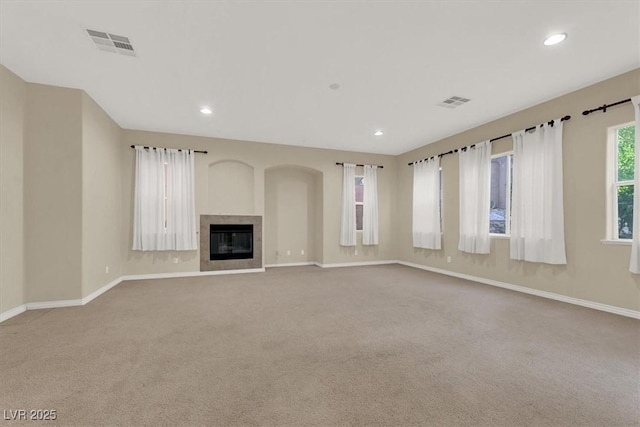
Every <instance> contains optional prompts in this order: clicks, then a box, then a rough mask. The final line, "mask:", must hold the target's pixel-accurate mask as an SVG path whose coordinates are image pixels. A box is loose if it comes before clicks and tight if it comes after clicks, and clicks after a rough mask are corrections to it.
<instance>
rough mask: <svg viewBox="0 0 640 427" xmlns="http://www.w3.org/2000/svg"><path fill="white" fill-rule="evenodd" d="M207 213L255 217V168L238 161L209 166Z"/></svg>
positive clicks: (222, 161)
mask: <svg viewBox="0 0 640 427" xmlns="http://www.w3.org/2000/svg"><path fill="white" fill-rule="evenodd" d="M207 182H208V200H207V213H209V214H225V215H226V214H228V215H253V214H254V213H255V206H254V199H255V194H254V192H255V191H254V188H255V184H254V168H253V166H251V165H249V164H247V163H244V162H241V161H238V160H220V161H217V162H215V163H211V164H210V165H209V177H208V181H207Z"/></svg>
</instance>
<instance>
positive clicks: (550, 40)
mask: <svg viewBox="0 0 640 427" xmlns="http://www.w3.org/2000/svg"><path fill="white" fill-rule="evenodd" d="M566 38H567V35H566V34H565V33H560V34H554V35H552V36H549V37H547V38H546V39H545V41H544V45H545V46H553V45H554V44H558V43H560V42H561V41H563V40H564V39H566Z"/></svg>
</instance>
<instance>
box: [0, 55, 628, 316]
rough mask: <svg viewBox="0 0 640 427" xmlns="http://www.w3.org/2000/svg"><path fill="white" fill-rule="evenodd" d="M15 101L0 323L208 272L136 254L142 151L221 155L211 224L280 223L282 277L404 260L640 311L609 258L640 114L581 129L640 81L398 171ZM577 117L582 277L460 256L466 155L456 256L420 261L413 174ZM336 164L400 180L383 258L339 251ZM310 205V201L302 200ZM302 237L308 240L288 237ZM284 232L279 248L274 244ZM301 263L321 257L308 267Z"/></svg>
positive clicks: (12, 88)
mask: <svg viewBox="0 0 640 427" xmlns="http://www.w3.org/2000/svg"><path fill="white" fill-rule="evenodd" d="M0 85H1V86H0V88H1V90H2V92H1V93H0V107H1V111H0V125H1V126H0V138H1V143H2V144H1V146H0V148H1V150H2V156H1V158H0V166H1V168H2V169H1V170H0V178H2V181H1V182H0V196H1V201H2V203H1V206H0V213H1V214H2V216H1V218H0V233H1V236H2V239H1V240H2V242H1V243H2V245H1V246H0V249H1V251H2V252H1V253H0V263H1V267H2V268H1V269H0V279H1V282H0V313H1V312H5V311H7V310H10V309H12V308H14V307H16V306H19V305H21V304H23V303H25V302H39V301H55V300H65V299H78V298H81V297H83V296H87V295H88V294H90V293H91V292H93V291H95V290H96V289H99V288H100V287H101V286H103V285H105V284H107V283H109V282H110V281H112V280H114V279H116V278H117V277H120V276H121V275H128V274H149V273H166V272H190V271H198V270H199V254H198V251H187V252H146V253H141V252H136V251H131V250H130V247H131V238H132V236H131V233H132V223H131V218H132V206H133V204H132V201H133V176H134V174H133V170H134V151H133V150H132V149H131V148H130V147H129V146H130V145H135V144H140V145H147V146H159V147H176V148H195V149H198V150H207V151H208V152H209V153H208V154H206V155H203V154H198V155H197V156H196V213H197V214H198V215H200V214H213V213H245V214H253V215H264V216H265V223H266V224H267V228H268V229H267V230H265V236H266V237H265V246H264V248H263V249H264V250H265V252H266V253H267V254H266V255H265V256H266V259H265V260H263V261H266V262H267V263H272V261H274V258H273V257H272V255H274V254H275V251H276V250H277V251H281V250H284V251H286V250H287V249H289V250H291V251H292V255H291V256H290V258H285V259H279V258H276V259H275V262H278V263H288V262H304V261H318V262H321V263H323V264H333V263H346V262H363V261H365V262H366V261H378V260H394V259H399V260H403V261H408V262H413V263H418V264H423V265H427V266H432V267H436V268H441V269H445V270H451V271H454V272H458V273H463V274H469V275H473V276H478V277H483V278H488V279H493V280H498V281H503V282H507V283H512V284H516V285H521V286H526V287H529V288H533V289H539V290H544V291H549V292H554V293H558V294H562V295H567V296H571V297H576V298H581V299H585V300H589V301H594V302H599V303H603V304H609V305H613V306H618V307H623V308H628V309H632V310H640V278H639V277H638V276H634V275H631V274H630V273H629V272H628V263H629V252H630V247H628V246H611V245H603V244H602V243H601V242H600V240H601V239H603V238H604V237H605V228H606V197H605V195H606V188H605V182H606V180H605V169H606V163H605V157H606V131H607V128H608V127H610V126H613V125H617V124H620V123H624V122H628V121H631V120H633V109H632V108H631V106H630V105H624V106H620V107H615V108H612V109H610V110H609V111H608V112H607V113H606V114H602V113H596V114H593V115H590V116H588V117H583V116H582V115H581V112H582V111H583V110H584V109H586V108H591V107H594V106H597V105H602V104H603V103H605V102H614V101H617V100H619V99H623V98H626V97H629V96H631V95H635V94H638V93H640V70H635V71H633V72H631V73H627V74H624V75H621V76H618V77H615V78H613V79H610V80H607V81H604V82H601V83H598V84H596V85H594V86H591V87H588V88H585V89H582V90H580V91H577V92H573V93H570V94H568V95H565V96H563V97H560V98H557V99H554V100H551V101H549V102H546V103H544V104H541V105H538V106H536V107H533V108H530V109H527V110H524V111H521V112H518V113H514V114H512V115H510V116H507V117H504V118H502V119H499V120H496V121H493V122H491V123H488V124H485V125H483V126H479V127H477V128H474V129H471V130H469V131H466V132H463V133H460V134H458V135H455V136H452V137H450V138H446V139H444V140H441V141H438V142H436V143H434V144H430V145H428V146H425V147H422V148H420V149H418V150H414V151H412V152H410V153H406V154H404V155H401V156H397V157H394V156H385V155H374V154H365V153H353V152H346V151H334V150H321V149H310V148H302V147H289V146H283V145H276V144H260V143H253V142H246V141H231V140H223V139H216V138H202V137H193V136H184V135H171V134H164V133H155V132H143V131H133V130H125V131H122V130H120V129H119V127H118V126H117V125H116V124H115V123H114V122H113V121H112V120H111V119H110V118H109V117H108V116H107V115H106V114H105V113H104V112H103V111H102V110H101V109H100V107H99V106H98V105H97V104H95V103H94V102H93V101H92V100H91V99H90V98H89V97H88V96H87V95H86V94H84V93H83V92H82V91H80V90H75V89H66V88H58V87H51V86H46V85H38V84H30V83H25V82H23V81H22V80H20V79H19V78H18V77H17V76H15V75H13V74H12V73H11V72H9V71H8V70H6V69H5V68H3V67H0ZM565 114H570V115H572V117H573V118H572V120H570V121H569V122H567V123H566V124H565V133H564V169H565V176H564V188H565V229H566V232H565V237H566V246H567V258H568V265H567V266H548V265H543V264H533V263H526V262H513V261H510V260H509V257H508V246H509V242H508V240H506V239H498V238H495V239H493V240H492V253H491V254H490V255H488V256H474V255H464V254H462V253H460V252H459V251H458V250H457V239H458V230H457V228H458V190H457V186H458V180H457V177H458V169H457V168H458V159H457V156H456V155H450V156H446V157H444V158H443V159H442V167H443V193H444V194H443V197H444V207H443V213H444V220H443V225H444V238H443V250H442V251H439V252H431V251H427V250H414V249H413V248H412V245H411V204H412V201H411V195H412V170H411V168H410V167H408V166H407V165H406V164H407V162H409V161H413V160H416V159H421V158H424V157H426V156H429V155H433V154H438V153H440V152H443V151H448V150H449V149H451V148H457V147H460V146H463V145H467V144H472V143H475V142H479V141H482V140H484V139H488V138H491V137H494V136H496V135H502V134H505V133H509V132H512V131H515V130H518V129H521V128H524V127H528V126H530V125H532V124H536V123H541V122H544V121H546V120H549V119H551V118H557V117H560V116H563V115H565ZM510 148H511V142H510V140H509V139H505V140H501V141H499V142H496V143H495V144H494V146H493V150H494V153H500V152H504V151H507V150H510ZM336 161H344V162H354V163H372V164H380V165H384V166H385V168H384V169H382V170H380V171H379V179H378V184H379V189H378V193H379V204H380V212H379V216H380V245H379V246H377V247H363V246H362V245H361V236H360V234H359V235H358V246H357V247H356V248H342V247H340V246H339V244H338V240H339V231H340V205H341V191H342V168H341V167H339V166H336V165H335V162H336ZM22 165H24V167H23V166H22ZM211 165H227V166H228V165H232V166H233V167H231V172H233V173H231V175H233V177H234V178H230V175H229V174H230V172H229V168H227V169H226V170H225V171H224V172H225V173H223V174H222V176H218V175H216V173H217V172H219V171H220V170H222V169H220V170H218V171H217V172H216V170H215V166H214V169H213V170H214V172H212V169H211ZM238 165H239V166H238ZM236 166H237V167H236ZM281 166H286V167H287V168H284V169H281V168H280V167H281ZM291 166H294V167H295V168H300V169H295V168H294V169H291ZM223 169H224V168H223ZM240 170H243V171H245V172H246V171H248V170H249V171H251V173H250V174H249V173H245V172H243V173H240V172H239V171H240ZM303 170H306V171H313V175H309V174H308V173H307V172H303ZM358 172H361V171H360V169H358ZM212 174H213V175H212ZM238 174H240V175H241V176H240V175H238ZM310 176H313V179H312V180H311V179H310V178H309V177H310ZM238 182H244V184H243V185H238ZM21 186H22V187H23V190H24V191H22V190H21ZM279 187H282V188H279ZM303 187H304V189H303ZM230 190H232V191H230ZM304 192H306V198H304V197H303V198H297V197H292V195H294V194H299V193H300V194H301V193H304ZM217 194H218V195H220V194H221V195H222V197H223V198H226V199H227V201H228V205H231V206H232V208H231V209H230V210H231V211H232V212H224V208H220V207H218V206H216V204H215V202H213V203H212V200H213V199H212V195H213V196H215V195H217ZM274 194H275V196H274ZM279 195H283V198H280V199H279V198H278V197H279ZM287 208H289V209H290V210H304V209H305V208H306V209H307V211H306V220H305V221H306V226H307V230H306V231H307V232H306V234H305V236H301V235H300V233H301V232H300V230H302V229H303V228H304V227H303V224H298V225H295V221H294V220H295V219H296V218H298V217H294V218H292V217H291V216H288V215H281V214H280V212H281V211H286V210H287ZM212 210H214V211H216V212H212ZM218 210H219V211H220V212H218ZM233 211H238V212H233ZM240 211H242V212H240ZM274 212H275V213H274ZM303 217H304V216H303ZM272 221H276V224H277V227H276V228H277V230H275V231H274V230H273V229H272V224H271V222H272ZM289 222H291V223H292V227H291V230H292V231H291V232H287V231H282V230H281V228H282V227H283V225H284V224H285V223H289ZM303 222H304V221H303ZM23 229H24V232H23V231H22V230H23ZM274 232H276V234H277V235H276V238H272V239H271V240H269V234H270V233H271V234H272V235H273V233H274ZM301 237H304V238H301ZM300 249H305V255H304V257H300V256H299V255H300V252H299V251H300ZM356 251H357V255H356ZM23 253H24V256H23V255H22V254H23ZM448 256H450V257H451V258H452V262H451V263H448V262H447V261H446V259H447V257H448ZM175 261H177V262H175ZM106 266H109V273H108V274H107V273H105V267H106Z"/></svg>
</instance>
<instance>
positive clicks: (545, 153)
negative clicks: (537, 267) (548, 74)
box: [510, 119, 567, 264]
mask: <svg viewBox="0 0 640 427" xmlns="http://www.w3.org/2000/svg"><path fill="white" fill-rule="evenodd" d="M553 122H554V126H550V125H549V124H547V123H545V124H544V125H542V126H539V127H538V128H536V129H535V130H534V131H533V132H525V131H524V130H521V131H519V132H515V133H513V134H512V136H513V185H512V186H513V190H512V203H511V237H510V256H511V259H516V260H525V261H531V262H544V263H548V264H566V263H567V258H566V253H565V245H564V208H563V181H562V129H563V123H562V121H561V120H560V119H556V120H554V121H553Z"/></svg>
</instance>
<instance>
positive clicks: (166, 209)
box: [162, 162, 169, 231]
mask: <svg viewBox="0 0 640 427" xmlns="http://www.w3.org/2000/svg"><path fill="white" fill-rule="evenodd" d="M168 169H169V163H166V162H165V163H164V166H163V173H162V181H163V186H162V194H163V199H164V204H163V208H162V217H163V218H164V229H165V231H166V230H167V225H168V221H169V188H168V186H169V184H168V182H167V177H168V173H169V172H168Z"/></svg>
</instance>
